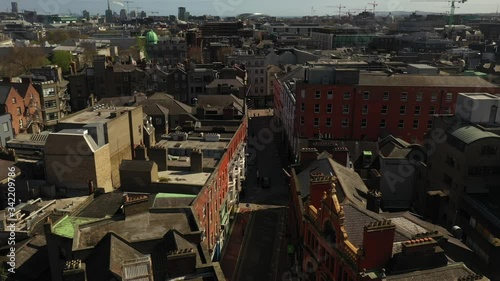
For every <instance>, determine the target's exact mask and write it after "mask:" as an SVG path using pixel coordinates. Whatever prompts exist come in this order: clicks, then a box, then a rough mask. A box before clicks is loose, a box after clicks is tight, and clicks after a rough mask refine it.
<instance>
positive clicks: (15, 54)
mask: <svg viewBox="0 0 500 281" xmlns="http://www.w3.org/2000/svg"><path fill="white" fill-rule="evenodd" d="M48 64H50V61H49V60H48V59H47V58H46V54H45V52H44V51H43V49H42V48H41V47H14V48H12V50H11V51H10V53H9V54H8V55H7V56H5V57H3V58H1V59H0V66H2V68H1V69H0V72H1V74H2V76H5V77H15V76H18V75H21V74H23V73H26V72H29V71H30V70H31V69H32V68H35V67H41V66H44V65H48Z"/></svg>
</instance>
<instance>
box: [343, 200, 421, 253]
mask: <svg viewBox="0 0 500 281" xmlns="http://www.w3.org/2000/svg"><path fill="white" fill-rule="evenodd" d="M341 205H342V207H343V209H344V215H345V222H346V223H345V228H346V231H347V238H348V239H349V241H350V242H351V243H352V244H353V245H354V246H356V247H360V246H362V244H363V233H364V227H365V226H367V225H368V224H369V223H371V222H374V221H383V220H384V217H383V216H381V215H379V214H376V213H374V212H371V211H368V210H366V209H364V208H361V207H358V206H356V205H354V204H352V203H344V204H341ZM422 229H424V228H422ZM424 230H425V229H424ZM426 231H428V230H425V231H422V232H426ZM410 239H411V234H409V233H407V232H406V231H405V229H402V228H401V226H398V225H397V224H396V233H395V236H394V243H396V242H403V241H407V240H410Z"/></svg>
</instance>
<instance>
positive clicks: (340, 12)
mask: <svg viewBox="0 0 500 281" xmlns="http://www.w3.org/2000/svg"><path fill="white" fill-rule="evenodd" d="M327 7H328V8H337V9H339V18H340V17H342V9H344V8H345V6H342V5H338V6H327Z"/></svg>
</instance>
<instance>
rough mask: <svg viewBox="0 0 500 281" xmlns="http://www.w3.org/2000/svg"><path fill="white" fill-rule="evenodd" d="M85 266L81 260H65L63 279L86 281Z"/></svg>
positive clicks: (65, 280)
mask: <svg viewBox="0 0 500 281" xmlns="http://www.w3.org/2000/svg"><path fill="white" fill-rule="evenodd" d="M85 268H86V267H85V263H83V262H82V261H81V260H70V261H67V262H66V265H65V266H64V270H63V281H87V274H86V272H85V271H86V270H85Z"/></svg>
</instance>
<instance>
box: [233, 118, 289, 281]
mask: <svg viewBox="0 0 500 281" xmlns="http://www.w3.org/2000/svg"><path fill="white" fill-rule="evenodd" d="M271 121H272V117H269V116H266V117H260V116H259V117H253V118H251V120H249V132H248V134H249V140H250V141H249V145H250V146H252V147H253V148H254V149H251V150H250V152H249V153H250V155H249V162H250V163H249V167H248V177H247V184H246V190H245V195H244V197H243V198H241V200H240V208H245V209H250V210H251V211H250V214H251V215H250V220H249V221H248V225H246V230H245V235H244V238H243V243H242V245H241V251H240V254H239V258H238V261H237V263H236V268H235V270H234V277H233V278H232V280H233V281H236V280H237V281H253V280H256V281H257V280H259V281H260V280H281V276H280V271H282V267H283V264H287V261H286V258H287V257H286V254H285V255H284V254H283V253H284V252H283V251H285V252H286V247H283V245H286V243H283V242H284V241H283V239H284V236H285V233H286V221H287V220H286V215H287V205H288V202H289V194H288V189H287V186H286V181H285V175H284V173H283V170H282V167H283V166H282V162H281V160H280V153H278V148H280V147H281V139H279V137H278V134H276V132H272V131H271V130H270V128H272V127H273V126H271V124H270V123H271ZM264 132H267V134H266V133H264ZM269 133H272V135H269ZM251 136H254V137H253V138H252V137H251ZM252 142H253V143H252ZM255 142H257V143H255ZM253 153H255V154H253ZM257 171H258V175H259V177H260V181H262V179H263V178H264V177H268V178H269V179H270V187H268V188H265V187H262V186H261V184H259V180H258V179H257ZM283 259H285V260H283Z"/></svg>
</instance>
